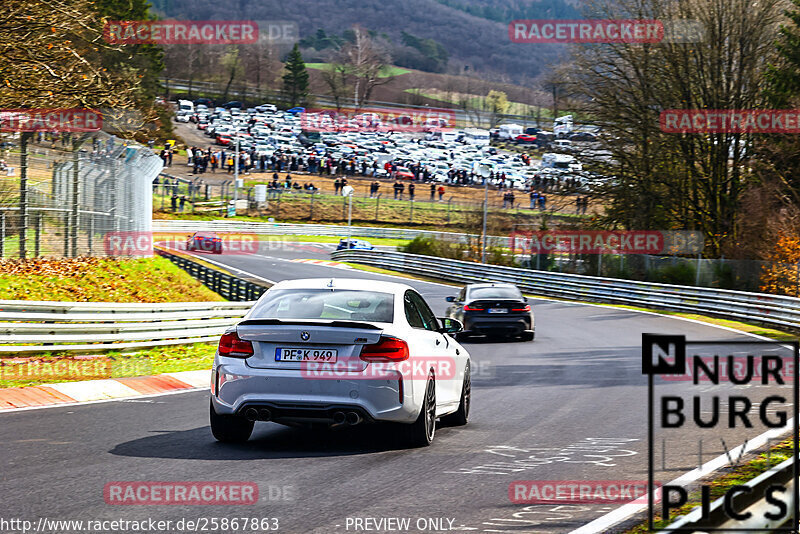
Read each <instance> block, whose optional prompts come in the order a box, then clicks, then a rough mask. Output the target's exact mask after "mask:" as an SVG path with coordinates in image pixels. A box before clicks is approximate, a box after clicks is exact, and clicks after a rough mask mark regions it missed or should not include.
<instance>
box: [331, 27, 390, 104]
mask: <svg viewBox="0 0 800 534" xmlns="http://www.w3.org/2000/svg"><path fill="white" fill-rule="evenodd" d="M353 34H354V37H355V38H354V41H353V42H352V43H348V44H346V45H345V46H343V47H342V49H341V52H340V53H341V58H342V59H343V61H342V62H343V63H344V64H345V65H347V66H348V68H349V70H350V74H351V76H352V77H353V79H354V83H353V104H354V105H355V107H356V108H360V107H361V106H362V105H363V103H364V102H366V101H367V100H369V98H370V96H371V95H372V91H373V89H375V87H377V86H379V85H385V84H387V83H389V82H390V81H391V80H392V78H391V77H389V76H381V74H382V72H383V70H384V68H385V67H386V66H387V65H389V62H390V57H389V53H388V51H387V50H386V47H384V46H383V45H382V44H380V43H378V42H377V41H375V40H374V39H373V38H372V37H370V35H369V33H368V32H367V31H366V30H365V29H364V28H361V27H360V26H354V27H353Z"/></svg>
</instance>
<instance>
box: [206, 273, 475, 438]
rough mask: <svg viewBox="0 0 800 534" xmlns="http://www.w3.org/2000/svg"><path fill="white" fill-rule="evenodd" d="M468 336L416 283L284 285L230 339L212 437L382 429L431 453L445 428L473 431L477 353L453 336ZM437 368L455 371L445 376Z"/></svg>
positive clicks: (217, 369)
mask: <svg viewBox="0 0 800 534" xmlns="http://www.w3.org/2000/svg"><path fill="white" fill-rule="evenodd" d="M366 288H368V289H366ZM460 328H461V323H460V322H458V321H457V320H454V319H450V318H442V319H437V318H436V316H435V315H434V314H433V312H432V311H431V309H430V306H428V304H427V303H426V302H425V299H423V298H422V296H421V295H420V294H419V293H418V292H417V291H416V290H414V288H412V287H410V286H408V285H405V284H399V283H394V282H382V281H376V280H366V279H355V278H344V279H331V278H324V279H306V280H284V281H281V282H278V283H277V284H275V285H274V286H272V287H271V288H270V289H269V290H268V291H267V292H266V293H264V294H263V295H262V296H261V298H260V299H259V300H258V301H257V302H256V303H255V305H254V306H253V307H252V308H251V309H250V311H249V312H248V313H247V315H246V316H245V317H244V319H243V320H242V321H241V322H239V323H238V324H237V325H236V326H233V327H230V328H228V329H227V330H226V331H225V333H224V334H223V335H222V337H221V338H220V341H219V347H218V350H217V353H216V355H215V357H214V364H213V367H212V371H211V384H212V386H211V403H210V404H211V406H210V422H211V432H212V433H213V435H214V437H215V438H216V439H217V440H219V441H223V442H243V441H247V440H248V439H249V437H250V434H251V433H252V431H253V426H254V424H255V422H256V421H273V422H276V423H280V424H288V425H292V424H298V423H300V424H302V423H305V424H310V425H311V428H312V430H313V429H315V428H319V427H320V426H322V427H327V426H345V425H348V426H353V425H359V424H363V423H373V422H383V423H389V424H393V425H394V428H395V429H396V430H397V431H398V433H399V434H400V437H401V438H403V440H404V441H406V442H407V443H409V444H410V445H412V446H426V445H430V444H431V442H432V441H433V438H434V434H435V431H436V420H437V419H439V418H440V420H441V421H442V422H443V423H446V424H451V425H465V424H466V423H467V420H468V417H469V410H470V402H471V380H470V356H469V353H468V352H467V350H466V349H465V348H464V347H462V346H461V345H460V344H459V343H458V342H457V341H456V340H455V339H454V338H452V337H451V334H453V333H457V332H458V331H459V330H460ZM437 360H443V361H446V362H447V363H448V366H447V367H448V369H449V370H448V371H447V372H445V371H443V368H439V369H438V373H437V372H436V369H435V368H436V363H435V362H436V361H437ZM326 366H327V367H326ZM325 369H327V371H325ZM323 371H325V373H327V374H323ZM387 377H389V378H388V379H387Z"/></svg>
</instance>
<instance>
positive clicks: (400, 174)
mask: <svg viewBox="0 0 800 534" xmlns="http://www.w3.org/2000/svg"><path fill="white" fill-rule="evenodd" d="M392 178H393V179H395V180H413V179H414V173H413V172H411V171H410V170H408V168H407V167H397V169H395V170H394V172H392Z"/></svg>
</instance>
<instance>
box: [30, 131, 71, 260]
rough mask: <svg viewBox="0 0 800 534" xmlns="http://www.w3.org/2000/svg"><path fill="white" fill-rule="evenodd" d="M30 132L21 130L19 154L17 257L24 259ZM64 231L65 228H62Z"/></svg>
mask: <svg viewBox="0 0 800 534" xmlns="http://www.w3.org/2000/svg"><path fill="white" fill-rule="evenodd" d="M31 136H32V134H30V133H29V132H22V135H21V136H20V142H19V145H20V154H19V258H20V259H21V260H24V259H25V256H26V246H27V243H26V241H25V238H26V232H27V230H28V140H29V139H30V138H31ZM64 231H66V228H65V229H64Z"/></svg>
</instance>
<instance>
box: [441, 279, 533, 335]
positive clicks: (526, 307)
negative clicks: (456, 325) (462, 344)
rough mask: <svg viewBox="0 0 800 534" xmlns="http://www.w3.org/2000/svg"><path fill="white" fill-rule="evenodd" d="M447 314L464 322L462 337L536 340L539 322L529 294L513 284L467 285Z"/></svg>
mask: <svg viewBox="0 0 800 534" xmlns="http://www.w3.org/2000/svg"><path fill="white" fill-rule="evenodd" d="M446 300H447V302H450V303H451V305H450V306H449V307H448V308H447V312H446V315H447V316H448V317H451V318H453V319H456V320H458V321H460V322H461V323H462V324H463V325H464V330H463V332H460V333H459V338H461V339H465V338H467V337H469V336H472V335H486V336H501V335H502V336H513V337H519V338H521V339H522V340H523V341H532V340H533V338H534V337H535V332H536V325H535V322H534V317H533V311H532V310H531V306H530V304H528V299H527V297H524V296H523V295H522V292H521V291H520V290H519V288H517V286H515V285H513V284H499V283H497V284H495V283H491V284H467V285H466V286H464V288H463V289H462V290H461V292H460V293H459V294H458V296H455V297H447V299H446Z"/></svg>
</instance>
